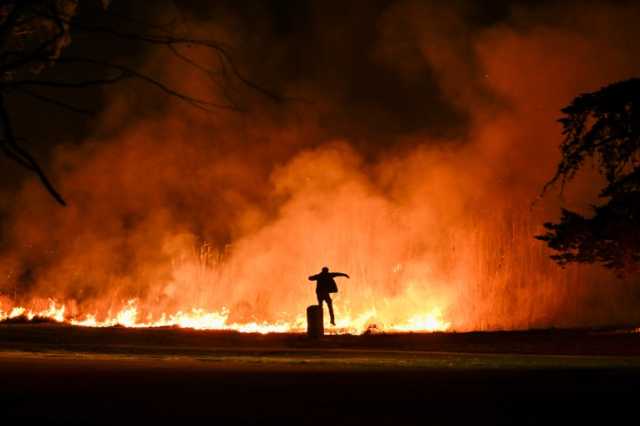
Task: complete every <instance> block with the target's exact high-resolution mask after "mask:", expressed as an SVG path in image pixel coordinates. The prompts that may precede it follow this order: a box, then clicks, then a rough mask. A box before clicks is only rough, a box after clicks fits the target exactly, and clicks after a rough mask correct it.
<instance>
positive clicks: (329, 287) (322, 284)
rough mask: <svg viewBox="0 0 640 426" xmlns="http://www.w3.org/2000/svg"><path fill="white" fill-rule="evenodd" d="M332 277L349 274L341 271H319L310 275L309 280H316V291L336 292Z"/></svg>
mask: <svg viewBox="0 0 640 426" xmlns="http://www.w3.org/2000/svg"><path fill="white" fill-rule="evenodd" d="M334 277H347V278H348V277H349V275H347V274H344V273H342V272H320V273H319V274H315V275H311V276H310V277H309V281H317V284H316V293H337V292H338V286H337V285H336V282H335V281H334V279H333V278H334Z"/></svg>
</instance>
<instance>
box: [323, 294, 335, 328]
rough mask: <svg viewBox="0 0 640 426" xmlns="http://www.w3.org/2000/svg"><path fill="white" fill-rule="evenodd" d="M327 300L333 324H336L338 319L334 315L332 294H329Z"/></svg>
mask: <svg viewBox="0 0 640 426" xmlns="http://www.w3.org/2000/svg"><path fill="white" fill-rule="evenodd" d="M325 300H326V302H327V307H328V308H329V317H330V318H331V325H336V319H335V317H334V316H333V301H332V300H331V296H329V295H328V294H327V297H326V298H325Z"/></svg>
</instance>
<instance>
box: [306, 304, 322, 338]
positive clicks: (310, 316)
mask: <svg viewBox="0 0 640 426" xmlns="http://www.w3.org/2000/svg"><path fill="white" fill-rule="evenodd" d="M307 335H308V336H309V337H311V338H314V339H317V338H319V337H322V336H323V335H324V323H323V321H322V306H320V305H311V306H309V307H308V308H307Z"/></svg>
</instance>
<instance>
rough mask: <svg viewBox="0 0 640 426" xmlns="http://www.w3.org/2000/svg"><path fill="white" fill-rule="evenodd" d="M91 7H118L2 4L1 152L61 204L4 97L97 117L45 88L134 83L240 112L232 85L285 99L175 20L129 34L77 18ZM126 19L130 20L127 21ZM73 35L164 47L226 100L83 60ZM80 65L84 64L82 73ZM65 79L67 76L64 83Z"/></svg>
mask: <svg viewBox="0 0 640 426" xmlns="http://www.w3.org/2000/svg"><path fill="white" fill-rule="evenodd" d="M91 2H93V3H96V4H98V5H100V7H101V8H103V9H104V13H107V9H108V8H109V5H110V3H112V2H111V0H84V1H78V0H0V149H2V151H3V153H4V154H5V155H6V156H7V157H9V158H10V159H12V160H14V161H16V162H17V163H18V164H20V165H21V166H23V167H25V168H26V169H28V170H30V171H32V172H33V173H35V174H36V175H37V176H38V178H39V179H40V181H41V182H42V183H43V185H44V186H45V188H46V189H47V190H48V191H49V193H50V194H51V195H52V196H53V197H54V198H55V199H56V200H57V201H58V202H59V203H60V204H62V205H64V204H65V201H64V199H63V198H62V196H61V195H60V194H59V193H58V191H56V189H55V188H54V185H53V184H52V183H51V182H50V181H49V179H48V178H47V176H46V175H45V173H44V172H43V170H42V168H41V167H40V165H39V164H38V162H37V161H36V160H35V159H34V158H33V157H32V156H31V155H30V153H29V152H28V151H27V150H25V149H24V148H23V147H22V146H21V145H20V144H19V143H18V142H19V140H20V139H19V138H18V137H17V135H16V134H15V133H14V130H13V125H12V120H11V117H10V114H9V111H10V108H8V107H7V105H6V99H5V98H6V97H5V95H6V94H8V93H11V94H23V95H27V96H30V97H32V98H34V99H37V100H39V101H42V102H45V103H48V104H50V105H53V106H55V107H58V108H64V109H66V110H69V111H73V112H76V113H81V114H91V113H92V111H90V110H88V109H87V108H84V107H82V106H78V105H72V104H70V103H69V102H67V101H65V100H63V97H61V96H60V97H58V96H56V95H55V94H54V95H51V94H50V92H47V94H45V93H42V92H40V91H39V90H41V89H48V90H59V91H68V90H71V89H74V90H78V89H83V88H89V87H95V86H105V85H112V84H116V83H118V82H121V81H124V80H131V79H135V80H139V81H140V82H141V83H143V84H147V85H150V86H152V87H154V88H156V89H157V90H159V91H161V92H163V93H164V94H166V95H168V96H171V97H174V98H178V99H180V100H181V101H183V102H186V103H188V104H190V105H191V106H193V107H195V108H199V109H203V110H207V111H209V110H215V109H230V110H236V111H239V110H241V109H242V108H241V107H240V105H238V103H237V102H236V101H235V100H234V97H233V95H232V93H231V92H232V88H233V87H234V83H239V84H240V85H243V86H245V87H248V88H250V89H252V90H254V91H257V92H259V93H261V94H263V95H265V96H267V97H269V98H271V99H274V100H280V98H279V96H278V95H277V94H275V93H273V92H271V91H269V90H266V89H264V88H262V87H260V86H258V85H257V84H255V83H254V82H252V81H250V80H249V79H247V78H245V77H244V76H243V75H242V74H241V73H240V72H239V70H238V68H237V67H236V65H235V64H234V62H233V61H232V59H231V55H230V54H229V53H228V48H227V47H226V46H224V45H223V44H222V43H219V42H216V41H214V40H207V39H198V38H193V37H189V36H185V35H184V34H183V33H178V32H177V30H176V25H175V23H173V24H170V25H167V26H153V25H151V26H149V25H140V27H139V28H140V29H139V30H138V31H135V32H126V31H122V30H121V29H120V28H119V26H118V25H111V26H109V25H103V24H95V23H93V24H92V23H88V22H83V20H82V19H80V18H81V17H80V16H79V15H78V12H79V8H80V7H82V6H87V5H89V3H91ZM156 6H157V5H155V4H154V5H153V6H151V2H150V6H149V7H156ZM113 16H116V15H111V17H112V18H113ZM122 19H123V20H125V21H126V20H128V17H122ZM73 34H84V35H91V34H100V35H101V36H105V37H110V39H111V40H112V42H113V49H114V51H117V50H118V48H119V46H122V45H123V44H128V43H138V44H143V45H150V46H159V47H163V48H166V50H167V51H168V52H169V53H170V54H172V55H173V56H174V57H175V58H177V59H178V60H179V61H181V62H182V63H183V64H184V65H185V66H188V67H191V68H193V69H195V70H198V71H199V72H201V73H204V74H205V75H206V76H207V77H208V78H210V79H211V80H212V81H213V83H214V84H215V85H216V86H218V88H219V89H220V92H221V97H222V98H223V99H221V100H215V101H214V100H210V99H203V98H199V97H197V96H192V95H189V94H188V93H184V92H182V91H180V90H179V89H176V88H173V87H170V86H169V85H167V84H165V83H163V82H162V81H160V80H159V79H157V78H155V77H154V76H152V75H150V74H148V73H146V72H144V71H141V70H140V69H136V67H135V66H129V65H126V64H123V63H116V62H110V61H105V60H102V59H99V57H98V56H97V55H96V56H92V55H91V54H90V53H89V54H86V55H85V56H66V55H65V48H66V47H68V46H69V44H70V43H71V40H72V35H73ZM193 47H199V48H203V49H208V50H210V51H212V52H214V54H215V57H216V58H217V63H216V64H214V65H213V66H205V65H203V64H200V63H198V62H197V61H195V60H194V59H192V58H191V57H190V56H189V52H188V49H190V48H193ZM53 67H55V68H56V70H58V71H62V73H61V72H58V73H57V74H56V75H57V76H54V75H52V74H51V73H48V71H49V70H50V69H51V68H53ZM65 67H66V68H65ZM74 67H76V68H74ZM77 67H82V72H81V73H79V72H78V68H77ZM67 71H68V72H67ZM60 75H65V76H67V78H66V79H61V78H60V77H59V76H60ZM78 75H82V77H78Z"/></svg>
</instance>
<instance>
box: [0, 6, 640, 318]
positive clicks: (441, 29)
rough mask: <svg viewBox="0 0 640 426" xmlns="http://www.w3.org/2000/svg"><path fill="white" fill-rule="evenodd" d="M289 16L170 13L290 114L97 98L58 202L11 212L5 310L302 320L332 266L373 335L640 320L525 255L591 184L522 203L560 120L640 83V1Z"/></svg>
mask: <svg viewBox="0 0 640 426" xmlns="http://www.w3.org/2000/svg"><path fill="white" fill-rule="evenodd" d="M293 3H294V4H296V3H297V2H293ZM289 6H290V7H285V6H284V5H283V4H280V5H278V6H277V7H276V6H273V7H272V8H271V9H270V8H269V7H267V6H262V7H258V6H255V7H251V6H249V5H248V4H244V3H240V5H239V6H233V5H232V2H229V4H227V3H224V2H222V3H221V4H220V5H216V6H215V7H214V6H211V7H204V8H203V7H202V6H200V7H199V8H195V7H194V8H186V7H185V9H184V10H182V11H181V13H182V16H183V19H184V21H183V22H184V25H185V26H186V29H187V30H188V31H189V32H190V33H195V34H198V35H200V36H203V37H209V38H217V39H220V38H222V39H224V40H225V41H226V42H228V43H229V44H230V45H232V46H234V49H233V54H234V56H235V57H236V58H237V61H238V63H239V66H240V68H241V69H243V70H244V72H245V73H246V74H247V75H248V76H249V78H251V79H252V80H253V81H256V82H258V83H260V84H261V85H263V86H265V87H270V88H274V89H275V90H276V91H278V92H280V93H283V94H285V95H287V96H289V97H290V98H292V100H290V101H287V102H284V103H274V102H272V101H271V100H268V99H265V98H264V97H261V96H260V95H259V94H256V93H252V92H251V90H247V89H243V88H240V87H237V88H235V89H237V90H236V91H235V94H234V96H236V97H237V99H238V102H240V103H241V104H242V105H243V106H244V107H246V109H247V110H248V112H246V113H234V112H224V111H221V112H220V113H218V114H215V115H211V114H206V113H202V112H200V111H198V110H195V109H193V108H190V107H188V106H184V105H181V104H180V103H178V102H176V101H175V100H167V99H166V98H159V97H158V96H156V95H154V94H153V93H151V94H149V95H148V96H147V94H146V90H145V89H140V90H139V89H137V88H134V87H124V90H123V91H122V92H120V91H114V92H113V93H112V94H108V95H107V98H108V99H109V103H108V105H109V106H108V108H106V110H105V111H104V113H103V114H102V115H101V117H100V119H99V120H98V122H97V123H95V125H94V127H93V128H92V135H91V136H90V137H88V138H86V140H84V141H83V142H82V143H81V144H77V143H66V144H64V143H63V144H59V145H56V146H55V147H54V148H53V150H52V152H53V154H52V155H51V157H52V160H51V166H50V168H51V169H52V170H53V175H54V178H55V179H54V180H55V181H56V182H58V184H59V187H60V190H61V192H62V193H63V194H64V195H65V197H66V198H67V199H68V200H69V204H70V205H69V207H68V208H64V209H63V208H56V207H54V206H53V205H52V202H51V200H50V199H49V198H47V194H45V193H43V191H42V190H41V189H40V188H39V187H38V183H37V182H36V181H35V180H28V181H26V182H25V183H24V185H23V187H22V189H21V190H20V192H19V194H18V195H17V197H16V200H15V202H14V203H12V206H11V210H10V212H9V214H8V218H7V219H6V221H5V231H4V232H5V235H6V241H5V245H4V246H5V249H4V252H3V255H2V258H1V260H0V262H1V263H0V267H1V268H2V271H3V272H4V273H5V276H6V277H7V278H6V279H5V280H4V281H2V282H1V283H0V290H2V291H3V292H4V293H5V295H7V297H5V299H6V300H5V303H7V304H11V303H14V302H15V303H17V304H22V305H29V304H33V303H40V302H39V301H43V300H46V299H47V298H54V299H55V300H57V301H61V302H63V303H65V305H66V306H67V307H68V313H69V314H72V315H82V314H86V313H97V314H98V316H100V315H102V316H104V315H107V313H108V312H109V311H111V312H113V311H114V310H117V309H120V308H121V307H122V306H124V305H125V304H126V302H127V301H128V300H130V299H133V298H135V299H137V300H138V301H139V307H140V309H141V310H142V315H143V316H144V317H146V316H147V315H153V316H154V317H157V316H158V315H160V314H161V313H163V312H164V313H172V312H177V311H180V310H182V311H185V310H189V309H192V308H194V307H197V308H203V309H208V310H221V309H223V308H226V309H227V310H228V312H229V321H234V322H239V323H242V322H248V321H268V322H278V321H295V319H296V318H298V317H299V316H300V315H301V313H303V312H304V309H305V307H306V306H307V305H309V304H311V303H314V294H313V287H312V285H311V283H310V282H308V281H307V280H306V277H307V276H308V275H311V274H312V273H316V272H318V271H319V270H320V268H321V267H322V266H324V265H328V266H330V267H331V269H335V270H340V271H344V272H347V273H349V274H350V275H351V279H350V280H348V281H346V280H345V281H342V282H339V283H338V285H339V287H340V292H339V293H338V295H337V297H336V301H335V306H336V313H337V315H338V318H340V317H341V316H342V317H343V318H344V317H349V318H351V319H352V320H353V321H356V319H357V321H359V322H361V323H363V324H365V325H366V324H382V325H384V324H391V323H402V322H403V321H406V320H407V319H408V318H409V317H412V316H415V315H420V314H426V313H430V312H434V311H439V312H441V313H442V317H443V318H444V319H445V320H446V321H447V322H450V324H451V327H452V328H453V329H456V330H472V329H512V328H528V327H550V326H582V325H603V324H614V323H616V324H617V323H636V322H638V321H639V320H640V313H639V312H640V310H639V309H638V307H640V291H639V290H638V286H637V282H634V280H633V279H627V280H621V279H617V278H615V277H613V276H612V275H611V274H610V273H608V272H606V271H602V270H600V269H598V268H596V267H588V266H580V267H577V266H571V267H568V268H566V269H564V270H563V269H560V268H559V267H558V266H556V265H555V264H554V263H553V262H551V261H550V260H549V259H548V256H549V254H551V253H550V252H549V251H548V250H547V249H546V248H545V247H544V245H543V244H542V243H541V242H539V241H536V240H534V239H533V236H534V235H536V234H537V233H540V232H541V231H542V223H543V222H544V221H547V220H551V219H554V218H555V217H556V216H557V215H558V214H559V207H560V206H561V205H563V206H568V207H571V208H578V209H583V210H584V209H585V208H587V207H588V205H589V203H593V202H594V200H595V198H594V196H595V194H597V188H598V183H599V182H598V180H597V178H596V177H595V176H594V174H593V173H591V172H589V171H587V172H585V173H583V174H582V175H580V176H579V177H578V179H577V180H576V182H574V183H572V184H571V185H570V186H569V187H568V188H567V190H566V192H565V194H564V197H562V198H561V197H559V195H558V193H557V192H553V191H552V192H551V193H549V194H548V195H547V196H546V197H545V198H544V199H542V200H540V201H538V202H537V203H536V204H535V205H533V207H532V202H533V201H534V200H536V198H537V196H538V195H539V193H540V190H541V188H542V186H543V185H544V183H545V182H546V181H547V180H548V179H549V178H550V177H551V176H552V175H553V173H554V171H555V166H556V164H557V163H558V161H559V151H558V146H559V144H560V142H561V134H560V130H561V129H560V126H559V124H558V123H557V122H556V119H557V118H558V117H559V114H560V109H561V108H562V107H563V106H565V105H566V104H568V103H569V102H570V101H571V100H572V99H573V98H574V97H575V96H576V95H577V94H579V93H581V92H584V91H592V90H596V89H598V88H600V87H601V86H603V85H606V84H608V83H610V82H613V81H617V80H621V79H625V78H629V77H631V76H637V75H638V74H639V72H640V55H639V53H640V51H639V50H640V47H638V45H637V43H635V40H637V39H638V36H640V34H638V30H637V25H636V23H635V21H636V20H637V18H638V17H639V16H640V7H638V6H637V5H636V4H633V3H631V2H629V3H624V2H621V3H620V5H619V6H615V7H614V6H607V5H605V4H604V3H600V2H557V3H556V2H542V3H538V2H536V3H535V5H530V4H529V3H528V2H516V3H514V4H512V5H507V4H504V5H502V6H500V7H497V6H493V8H494V9H495V10H494V9H492V10H491V11H490V12H489V11H486V10H483V9H482V8H481V7H480V6H478V5H477V3H476V2H462V1H460V2H450V3H446V4H445V3H444V2H418V1H399V2H349V3H348V4H347V5H342V4H339V3H338V2H335V3H334V2H310V3H303V4H302V5H298V6H293V5H289ZM167 13H168V12H167ZM193 54H194V55H195V56H196V59H197V61H199V62H201V63H205V64H206V63H208V62H211V61H214V60H215V58H213V57H210V56H208V54H207V52H200V51H197V50H195V51H194V53H193ZM144 58H145V63H146V64H147V65H145V67H147V68H146V69H148V70H149V71H150V72H154V73H156V74H159V75H161V76H162V78H163V79H164V80H165V81H168V82H170V83H171V84H172V85H173V86H175V87H179V88H182V89H184V90H187V91H190V92H195V93H199V94H202V93H205V94H208V95H209V96H210V97H213V98H216V97H220V96H222V95H223V93H222V91H221V89H220V87H218V86H215V85H212V84H211V82H210V81H209V80H207V78H206V77H203V76H202V75H199V74H198V72H197V71H196V70H194V71H190V72H192V73H193V74H185V70H184V67H182V68H180V67H178V66H177V64H175V63H174V61H172V60H170V59H167V58H166V53H163V52H161V51H148V52H145V56H144ZM70 126H72V124H70ZM636 281H637V280H636ZM13 297H15V298H16V299H17V300H15V301H10V300H9V299H12V298H13Z"/></svg>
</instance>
